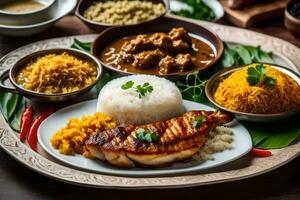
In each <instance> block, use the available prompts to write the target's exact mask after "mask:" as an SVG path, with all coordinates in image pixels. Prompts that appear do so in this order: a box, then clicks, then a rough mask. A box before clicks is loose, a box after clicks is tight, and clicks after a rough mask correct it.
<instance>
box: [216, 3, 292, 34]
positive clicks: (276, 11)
mask: <svg viewBox="0 0 300 200" xmlns="http://www.w3.org/2000/svg"><path fill="white" fill-rule="evenodd" d="M288 1H289V0H276V1H272V2H266V3H261V4H255V5H253V6H248V7H246V8H242V9H231V8H229V7H228V4H227V2H228V1H227V0H220V3H221V4H222V5H223V7H224V11H225V17H226V18H227V19H228V20H229V21H230V22H231V23H233V24H235V25H237V26H240V27H244V28H247V27H251V26H253V25H255V24H256V23H259V22H261V21H263V20H267V19H270V18H273V17H276V16H280V15H283V13H284V12H283V11H284V8H285V6H286V4H287V2H288Z"/></svg>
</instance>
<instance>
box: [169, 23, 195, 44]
mask: <svg viewBox="0 0 300 200" xmlns="http://www.w3.org/2000/svg"><path fill="white" fill-rule="evenodd" d="M169 36H170V37H171V39H172V40H183V41H185V42H187V43H188V44H191V43H192V39H191V37H190V36H189V34H188V32H187V31H186V30H185V29H184V28H183V27H179V28H173V29H172V30H171V31H170V32H169Z"/></svg>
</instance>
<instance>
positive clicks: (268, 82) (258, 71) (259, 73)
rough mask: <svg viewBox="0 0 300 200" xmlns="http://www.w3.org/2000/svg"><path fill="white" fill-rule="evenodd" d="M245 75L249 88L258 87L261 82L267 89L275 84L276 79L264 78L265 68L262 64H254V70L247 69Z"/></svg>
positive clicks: (252, 68) (251, 68)
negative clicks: (246, 74) (246, 75)
mask: <svg viewBox="0 0 300 200" xmlns="http://www.w3.org/2000/svg"><path fill="white" fill-rule="evenodd" d="M247 73H248V77H247V82H248V83H249V85H250V86H255V85H258V84H259V83H260V82H261V81H262V80H263V83H264V85H265V86H267V87H274V86H275V84H276V79H274V78H272V77H269V76H266V68H265V67H264V66H263V65H262V64H256V66H255V68H254V67H249V68H248V69H247Z"/></svg>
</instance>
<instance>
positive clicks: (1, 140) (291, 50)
mask: <svg viewBox="0 0 300 200" xmlns="http://www.w3.org/2000/svg"><path fill="white" fill-rule="evenodd" d="M189 21H191V22H195V23H198V24H200V25H202V26H204V27H207V28H208V29H210V30H212V31H213V32H215V33H217V34H219V36H220V37H221V38H222V39H223V40H224V41H226V42H231V43H241V44H248V45H261V46H262V48H263V49H264V50H269V51H273V52H274V53H275V55H276V56H275V60H276V62H277V63H281V64H284V65H286V66H288V67H290V68H291V69H293V70H295V71H297V72H299V70H298V68H296V67H295V66H300V56H299V55H300V50H299V49H298V48H297V47H296V46H294V45H292V44H290V43H288V42H285V41H283V40H280V39H277V38H274V37H270V36H266V35H263V34H260V33H255V32H252V31H247V30H242V29H239V28H233V27H228V26H222V25H217V24H214V23H208V22H199V21H194V20H189ZM95 36H96V35H81V36H75V37H76V38H78V39H80V40H83V41H92V40H93V39H94V38H95ZM73 38H74V37H62V38H55V39H49V40H44V41H40V42H36V43H33V44H29V45H26V46H24V47H21V48H19V49H17V50H15V51H12V52H10V53H9V54H7V55H6V56H4V57H3V58H2V59H1V60H0V65H1V66H2V67H1V69H0V71H1V72H3V70H5V69H7V68H9V67H10V66H11V65H12V64H13V63H15V62H16V61H17V60H18V59H19V58H21V57H23V56H25V55H27V54H29V53H31V52H34V51H38V50H41V49H48V48H55V47H69V46H70V44H71V43H72V41H73ZM0 146H1V148H2V149H3V150H4V151H6V152H7V153H8V154H9V155H10V156H12V157H13V158H14V159H16V160H17V161H18V162H20V163H22V164H23V165H25V166H26V167H28V168H30V169H31V170H34V171H36V172H38V173H40V174H43V175H45V176H48V177H50V178H53V179H56V180H59V181H63V182H67V183H71V184H76V185H81V186H89V187H99V188H111V189H113V188H114V189H145V188H177V187H191V186H199V185H207V184H214V183H221V182H228V181H234V180H240V179H245V178H248V177H253V176H256V175H259V174H262V173H265V172H268V171H270V170H273V169H275V168H278V167H280V166H282V165H284V164H285V163H287V162H289V161H291V160H293V159H294V158H295V157H297V156H298V155H299V153H300V142H298V143H295V144H293V145H291V146H289V147H287V148H284V149H281V150H274V151H273V153H274V155H273V156H271V157H267V158H253V157H251V156H245V157H244V158H242V159H240V160H238V161H236V162H234V163H230V164H228V165H226V166H222V167H219V168H216V169H213V170H210V171H206V172H204V173H202V174H192V175H184V174H180V175H178V176H173V177H143V178H135V177H120V176H110V175H103V174H97V173H91V172H86V171H81V170H78V169H74V168H71V167H69V166H66V165H63V164H62V163H60V162H58V161H57V160H55V159H53V158H52V157H50V156H49V155H47V154H46V153H45V152H43V151H41V150H39V151H38V153H36V152H34V151H32V150H31V149H30V148H29V147H28V146H27V145H26V144H23V143H21V142H20V141H19V138H18V134H16V133H14V132H13V131H12V130H11V128H10V127H9V126H8V124H7V123H6V122H5V120H4V118H3V117H2V115H1V117H0Z"/></svg>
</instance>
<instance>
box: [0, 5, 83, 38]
mask: <svg viewBox="0 0 300 200" xmlns="http://www.w3.org/2000/svg"><path fill="white" fill-rule="evenodd" d="M0 1H2V0H0ZM56 2H57V8H56V9H55V10H54V11H53V17H52V18H51V19H49V20H46V21H43V22H40V23H36V24H30V25H22V26H10V25H4V24H0V34H2V35H7V36H14V37H21V36H28V35H34V34H37V33H40V32H42V31H44V30H46V29H48V28H49V27H50V26H52V25H53V24H54V23H55V22H56V21H57V20H59V19H60V18H62V17H63V16H65V15H67V14H68V13H69V12H71V11H72V10H73V9H74V8H75V6H76V3H77V0H57V1H56Z"/></svg>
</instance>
